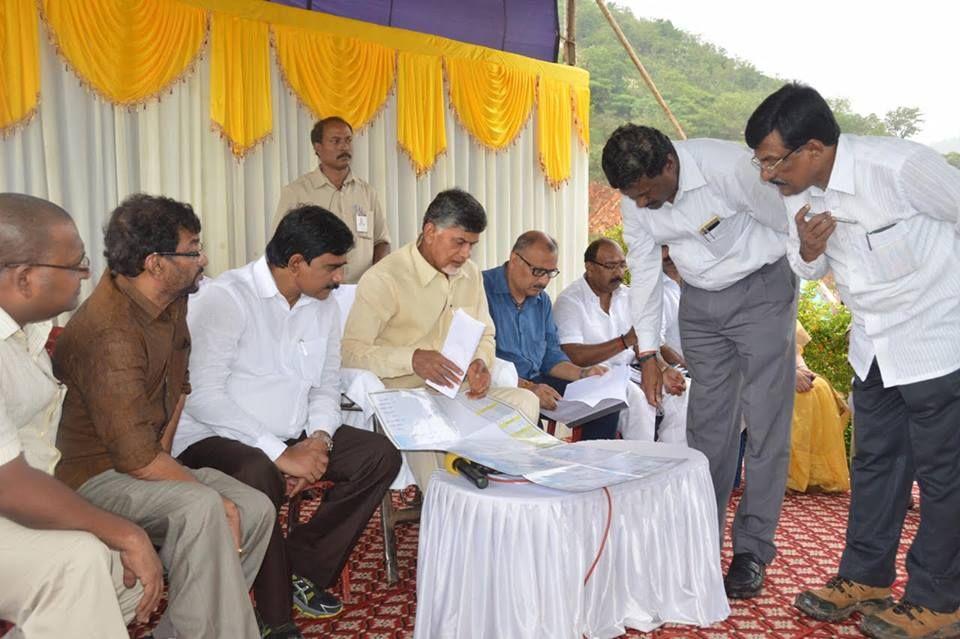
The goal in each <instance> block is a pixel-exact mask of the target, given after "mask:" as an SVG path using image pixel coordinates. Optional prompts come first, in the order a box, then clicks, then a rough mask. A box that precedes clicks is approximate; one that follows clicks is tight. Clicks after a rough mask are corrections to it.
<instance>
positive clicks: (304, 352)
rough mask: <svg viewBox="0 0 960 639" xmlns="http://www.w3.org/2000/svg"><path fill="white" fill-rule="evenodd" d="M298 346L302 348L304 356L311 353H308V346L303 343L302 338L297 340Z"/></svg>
mask: <svg viewBox="0 0 960 639" xmlns="http://www.w3.org/2000/svg"><path fill="white" fill-rule="evenodd" d="M297 346H298V347H299V348H300V352H301V353H303V356H304V357H306V356H307V355H309V353H307V347H306V345H305V344H304V343H303V340H302V339H301V340H298V341H297Z"/></svg>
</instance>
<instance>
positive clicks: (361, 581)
mask: <svg viewBox="0 0 960 639" xmlns="http://www.w3.org/2000/svg"><path fill="white" fill-rule="evenodd" d="M915 497H916V495H915ZM738 499H739V495H736V494H735V495H734V496H733V498H732V500H731V501H732V503H736V501H737V500H738ZM848 504H849V498H848V496H847V495H799V494H789V495H787V497H786V500H785V501H784V507H783V515H782V517H781V519H780V529H779V531H778V533H777V545H778V548H779V553H780V554H779V556H778V557H777V559H776V560H775V561H774V563H773V564H772V565H771V566H769V568H768V571H767V584H766V588H765V590H764V594H763V596H761V597H759V598H757V599H754V600H750V601H748V602H733V603H732V605H731V608H732V611H731V615H730V617H729V618H728V619H727V620H726V621H724V622H723V623H720V624H717V625H715V626H711V627H709V628H691V627H689V626H665V627H663V628H660V629H658V630H656V631H654V632H652V633H646V634H644V633H639V632H635V631H630V632H628V633H627V635H625V636H626V637H646V638H649V639H675V638H680V637H683V638H690V639H721V638H723V639H727V638H729V639H761V638H766V637H776V638H778V639H801V638H804V639H826V638H829V637H861V636H862V635H861V634H860V632H859V631H858V630H857V626H856V619H854V620H849V621H847V622H845V623H842V624H826V623H820V622H817V621H814V620H812V619H808V618H806V617H804V616H802V615H801V614H800V613H799V612H798V611H797V610H796V609H794V608H793V605H792V603H793V599H794V597H795V595H796V593H797V592H798V591H799V590H801V589H803V588H806V587H809V586H818V585H821V584H823V583H824V582H825V581H826V580H827V579H828V578H830V576H832V575H833V574H834V572H835V571H836V566H837V563H838V561H839V558H840V553H841V551H842V550H843V537H844V530H845V527H846V519H847V506H848ZM315 506H316V504H315V503H314V504H309V503H307V504H304V506H303V513H302V515H303V516H306V515H308V514H309V513H310V512H311V510H312V507H315ZM918 521H919V513H918V511H917V510H911V511H910V512H908V514H907V519H906V522H905V524H904V534H903V540H902V542H903V543H902V544H901V548H900V555H899V569H898V570H899V579H898V581H897V583H896V584H895V586H894V591H895V595H897V596H899V595H900V594H902V587H903V582H904V579H905V576H906V572H905V570H904V568H903V558H904V553H905V552H906V548H907V546H908V545H909V543H910V541H911V540H912V539H913V536H914V534H915V533H916V529H917V523H918ZM417 532H418V527H417V525H416V524H406V525H400V526H399V527H398V528H397V537H398V548H397V552H398V555H399V564H400V581H399V582H398V583H397V584H396V585H395V586H394V587H387V585H386V577H385V574H384V566H383V537H382V535H381V533H380V527H379V518H378V517H374V519H372V520H371V522H370V524H369V525H368V526H367V529H366V532H365V533H364V535H363V537H362V538H361V540H360V542H359V544H358V545H357V547H356V549H355V550H354V552H353V555H352V557H351V559H350V568H351V575H350V576H351V582H352V583H351V594H350V601H349V603H347V605H346V607H345V610H344V612H343V613H342V614H341V615H339V616H338V617H336V618H334V619H330V620H325V621H311V620H309V619H306V618H302V617H301V618H298V619H297V623H298V624H299V626H300V628H301V629H302V630H303V632H304V634H305V635H306V636H307V637H309V638H310V639H317V638H320V637H324V638H330V639H353V638H359V637H362V638H364V639H399V638H404V637H411V636H412V635H413V626H414V616H415V614H416V565H417V560H416V556H417ZM729 559H730V548H729V545H728V546H727V547H726V548H725V549H724V553H723V561H724V567H726V563H727V562H728V561H729ZM158 616H159V615H158ZM144 630H145V629H142V628H141V629H134V630H133V631H132V633H131V635H132V636H133V637H140V636H143V635H144V634H145V632H144ZM2 634H3V631H2V629H0V635H2ZM499 639H511V638H509V637H504V638H499ZM538 639H539V638H538ZM544 639H547V638H544Z"/></svg>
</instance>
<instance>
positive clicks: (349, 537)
mask: <svg viewBox="0 0 960 639" xmlns="http://www.w3.org/2000/svg"><path fill="white" fill-rule="evenodd" d="M352 245H353V236H352V234H351V232H350V229H349V228H347V226H346V225H345V224H344V223H343V222H342V221H340V220H339V219H338V218H337V217H336V216H335V215H333V214H332V213H330V212H329V211H326V210H324V209H322V208H320V207H318V206H310V205H307V206H301V207H298V208H295V209H293V210H292V211H290V213H289V214H288V215H287V216H285V217H284V218H283V219H282V220H281V221H280V224H279V226H278V227H277V230H276V232H275V234H274V236H273V239H271V240H270V242H269V244H267V249H266V255H265V256H264V257H261V258H260V259H258V260H256V261H254V262H251V263H250V264H247V265H246V266H243V267H241V268H238V269H234V270H232V271H227V272H226V273H224V274H223V275H221V276H220V277H218V278H216V279H215V280H213V281H211V282H208V283H205V284H204V285H203V286H202V287H201V289H200V291H199V292H198V293H196V294H195V295H194V296H193V297H191V299H190V305H189V312H188V315H187V321H188V323H189V325H190V334H191V337H192V342H193V349H192V352H191V355H190V376H191V384H192V387H193V393H192V394H191V395H190V396H189V398H188V400H187V402H186V405H185V407H184V411H183V416H182V417H181V420H180V426H179V428H178V430H177V433H176V437H175V438H174V444H173V453H174V455H176V456H178V458H179V459H180V461H181V462H183V463H184V464H185V465H187V466H189V467H192V468H199V467H210V468H216V469H218V470H220V471H222V472H225V473H227V474H229V475H231V476H233V477H235V478H237V479H239V480H240V481H242V482H244V483H246V484H248V485H250V486H253V487H254V488H257V489H259V490H261V491H263V492H264V493H266V494H267V496H269V497H270V498H271V499H272V500H273V502H274V504H275V505H276V506H277V507H278V508H279V507H280V505H281V503H282V501H283V499H284V495H285V492H286V482H285V478H292V479H293V480H295V485H294V486H293V488H292V490H291V494H295V493H296V492H299V491H300V490H302V489H303V488H304V487H305V486H306V485H308V484H310V483H313V482H316V481H318V480H320V479H325V480H330V481H333V482H334V487H333V488H331V489H330V490H328V491H327V492H326V495H325V497H324V499H323V503H322V504H321V505H320V507H319V508H318V509H317V511H316V513H315V514H314V515H313V517H312V518H311V519H310V521H309V522H307V523H305V524H301V525H299V526H297V527H296V528H294V529H293V530H292V531H291V533H290V535H289V536H288V537H287V538H286V539H284V538H283V535H282V532H281V530H280V525H279V522H278V523H277V524H276V526H275V527H274V531H273V537H272V538H271V540H270V544H269V546H268V548H267V552H266V555H265V556H264V559H263V564H262V565H261V568H260V573H259V574H258V575H257V578H256V581H254V584H253V589H254V595H255V597H256V600H257V609H258V611H259V613H260V616H261V618H262V623H263V624H264V628H263V629H262V633H264V635H263V636H269V637H271V638H273V637H280V638H299V637H301V636H302V635H301V634H300V632H299V630H297V628H296V626H295V625H294V624H293V623H292V619H291V600H292V602H293V604H294V605H295V606H296V607H297V609H299V610H300V611H301V612H302V613H303V614H305V615H307V616H309V617H314V618H321V617H329V616H333V615H335V614H337V613H338V612H340V610H341V608H342V604H341V602H340V601H339V600H338V599H337V598H336V597H334V596H333V595H332V594H330V593H327V592H324V591H323V590H321V589H323V588H328V587H329V586H331V585H333V584H334V583H335V582H336V579H337V576H338V575H339V573H340V570H341V569H342V568H343V564H344V563H345V562H346V561H347V559H348V557H349V556H350V551H351V549H352V548H353V546H354V544H355V543H356V541H357V539H359V537H360V534H361V532H362V531H363V528H364V526H366V524H367V522H368V521H369V519H370V517H371V515H372V514H373V511H374V510H375V509H376V507H377V505H379V504H380V500H381V498H382V497H383V495H384V493H385V492H386V490H387V489H388V487H389V486H390V482H391V481H392V480H393V478H394V476H395V475H396V474H397V471H398V470H399V468H400V454H399V453H398V452H397V450H396V449H395V448H394V447H393V445H392V444H391V443H390V442H389V440H387V439H386V438H385V437H383V436H382V435H377V434H374V433H371V432H368V431H365V430H359V429H355V428H351V427H349V426H341V425H340V424H341V421H340V314H339V310H338V308H337V304H336V302H335V301H334V300H332V299H328V297H329V295H330V292H331V291H332V290H333V289H335V288H336V287H337V286H338V285H339V282H340V280H341V278H342V276H343V266H344V264H346V257H345V256H346V254H347V252H348V251H349V250H350V247H351V246H352ZM291 571H292V573H293V575H291ZM268 631H269V632H268Z"/></svg>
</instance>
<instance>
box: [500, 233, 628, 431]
mask: <svg viewBox="0 0 960 639" xmlns="http://www.w3.org/2000/svg"><path fill="white" fill-rule="evenodd" d="M557 250H558V249H557V243H556V242H555V241H554V240H553V238H551V237H550V236H548V235H546V234H545V233H541V232H540V231H527V232H526V233H524V234H522V235H521V236H520V237H519V238H517V241H516V242H515V243H514V245H513V249H512V250H511V252H510V259H509V260H507V262H506V263H504V264H503V265H501V266H498V267H496V268H492V269H489V270H486V271H484V272H483V287H484V290H485V291H486V294H487V306H488V307H489V309H490V316H491V317H492V318H493V323H494V325H495V326H496V329H497V335H496V342H497V357H499V358H500V359H504V360H507V361H509V362H513V365H514V366H516V368H517V375H518V376H519V378H520V381H519V386H520V388H525V389H527V390H530V391H533V393H534V394H536V396H537V398H538V399H539V400H540V408H541V409H547V410H552V409H554V408H556V407H557V400H559V399H560V397H561V396H562V394H563V392H564V390H565V389H566V387H567V384H568V383H569V382H572V381H575V380H578V379H582V378H584V377H588V376H591V375H602V374H603V373H605V372H606V370H607V369H606V368H604V367H603V366H582V367H581V366H577V365H576V364H574V363H573V362H571V361H570V358H569V357H567V355H566V353H564V352H563V349H561V348H560V341H559V339H558V337H557V326H556V324H555V323H554V320H553V310H552V304H551V302H550V296H549V295H547V293H546V291H545V289H546V287H547V284H549V283H550V280H551V279H553V278H555V277H556V276H557V275H559V274H560V270H559V269H558V268H557ZM618 417H619V413H611V414H610V415H606V416H604V417H601V418H599V419H595V420H593V421H591V422H587V423H586V424H583V427H582V432H583V439H612V438H614V437H616V435H617V420H618Z"/></svg>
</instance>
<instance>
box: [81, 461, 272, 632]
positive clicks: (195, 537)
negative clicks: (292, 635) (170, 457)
mask: <svg viewBox="0 0 960 639" xmlns="http://www.w3.org/2000/svg"><path fill="white" fill-rule="evenodd" d="M190 472H191V473H192V474H193V476H194V477H196V478H197V480H198V482H199V483H196V484H195V483H192V482H182V481H143V480H139V479H135V478H133V477H131V476H130V475H126V474H123V473H118V472H116V471H113V470H108V471H106V472H103V473H100V474H99V475H97V476H95V477H91V478H90V479H88V480H87V481H86V482H85V483H84V484H83V485H82V486H80V489H79V490H78V491H77V492H79V493H80V494H81V495H83V496H84V497H86V498H87V499H89V500H90V501H91V502H92V503H94V504H96V505H97V506H100V507H101V508H103V509H105V510H109V511H110V512H113V513H116V514H117V515H120V516H122V517H126V518H127V519H129V520H131V521H133V522H135V523H137V524H139V525H140V526H141V527H142V528H143V529H144V530H145V531H146V532H147V534H148V535H149V536H150V539H151V540H152V541H153V543H154V545H158V546H160V553H159V554H160V561H161V562H163V566H164V568H166V571H167V574H168V582H169V598H170V601H169V604H168V606H167V612H166V613H165V616H166V617H167V619H168V620H169V622H170V624H171V625H172V626H173V627H174V628H175V629H176V632H177V635H178V636H179V637H183V638H189V639H194V638H197V639H200V638H203V639H214V638H221V639H237V638H245V639H258V638H259V637H260V632H259V628H258V627H257V621H256V618H255V617H254V614H253V606H252V604H251V602H250V595H249V590H250V586H251V584H252V583H253V579H254V577H256V575H257V571H258V570H259V569H260V562H261V560H262V559H263V554H264V552H266V550H267V543H268V542H269V541H270V533H271V531H272V530H273V521H274V518H275V517H276V511H275V509H274V507H273V504H272V503H271V502H270V500H269V499H268V498H267V496H266V495H264V494H263V493H261V492H260V491H259V490H256V489H253V488H250V487H249V486H246V485H245V484H242V483H240V482H239V481H237V480H236V479H233V478H232V477H229V476H227V475H224V474H223V473H221V472H220V471H217V470H213V469H210V468H201V469H198V470H190ZM221 495H222V496H223V497H226V498H227V499H229V500H230V501H232V502H233V503H235V504H236V505H237V509H238V510H239V511H240V522H241V532H242V539H243V553H242V554H239V555H238V553H237V548H236V546H235V544H234V541H233V536H232V535H231V533H230V528H229V525H228V524H227V518H226V515H225V514H224V511H223V500H222V499H221Z"/></svg>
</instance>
